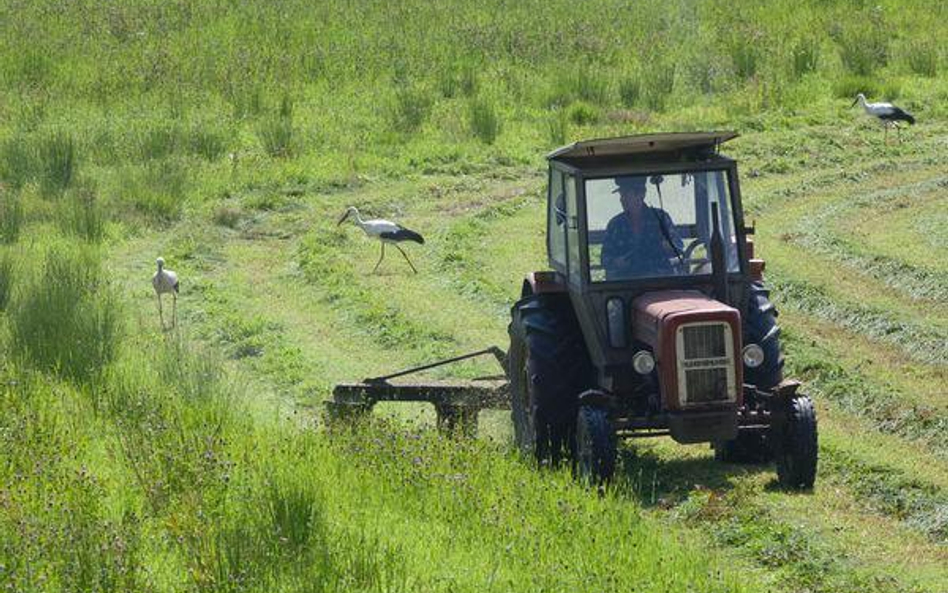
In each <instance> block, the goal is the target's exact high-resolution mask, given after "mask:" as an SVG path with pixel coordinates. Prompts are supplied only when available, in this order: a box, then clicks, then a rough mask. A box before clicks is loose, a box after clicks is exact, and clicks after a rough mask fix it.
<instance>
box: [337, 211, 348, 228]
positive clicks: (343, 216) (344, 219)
mask: <svg viewBox="0 0 948 593" xmlns="http://www.w3.org/2000/svg"><path fill="white" fill-rule="evenodd" d="M347 218H349V211H348V210H346V212H345V214H343V215H342V218H340V219H339V222H337V223H336V226H339V225H340V224H342V223H344V222H345V221H346V219H347Z"/></svg>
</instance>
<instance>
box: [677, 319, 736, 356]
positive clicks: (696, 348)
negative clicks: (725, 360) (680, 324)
mask: <svg viewBox="0 0 948 593" xmlns="http://www.w3.org/2000/svg"><path fill="white" fill-rule="evenodd" d="M725 327H726V326H725V325H722V324H715V325H690V326H685V327H684V332H685V360H695V359H697V358H721V357H723V356H725V349H724V328H725Z"/></svg>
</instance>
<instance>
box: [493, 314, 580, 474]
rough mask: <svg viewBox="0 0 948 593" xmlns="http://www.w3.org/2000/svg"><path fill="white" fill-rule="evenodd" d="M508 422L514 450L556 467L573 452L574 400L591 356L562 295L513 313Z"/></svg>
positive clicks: (578, 392) (510, 328) (575, 401)
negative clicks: (514, 446)
mask: <svg viewBox="0 0 948 593" xmlns="http://www.w3.org/2000/svg"><path fill="white" fill-rule="evenodd" d="M509 333H510V350H509V360H508V375H509V377H510V395H511V400H512V401H511V417H512V420H513V425H514V438H515V440H516V443H517V446H518V448H520V450H521V451H523V453H524V454H526V455H531V456H533V457H535V458H536V459H537V461H538V462H539V463H541V464H542V463H547V462H549V463H552V464H557V463H559V461H560V460H561V459H562V458H563V457H564V456H565V455H568V454H569V452H570V451H571V449H572V440H573V429H574V426H575V418H576V409H577V398H578V395H579V394H580V393H581V392H582V391H584V390H585V388H586V387H587V385H588V382H589V376H590V368H591V365H590V363H589V355H588V353H587V352H586V344H585V342H584V341H583V337H582V333H581V332H580V329H579V323H578V322H577V320H576V317H575V314H574V313H573V309H572V304H571V303H570V301H569V299H568V298H567V297H566V296H565V295H535V296H529V297H527V298H525V299H522V300H520V301H519V302H518V303H517V304H516V305H514V307H513V309H512V320H511V323H510V327H509Z"/></svg>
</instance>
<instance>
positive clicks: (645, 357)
mask: <svg viewBox="0 0 948 593" xmlns="http://www.w3.org/2000/svg"><path fill="white" fill-rule="evenodd" d="M632 368H633V369H635V372H636V373H638V374H640V375H647V374H649V373H651V372H652V371H654V370H655V357H654V356H652V353H651V352H649V351H647V350H639V351H638V352H636V353H635V356H633V357H632Z"/></svg>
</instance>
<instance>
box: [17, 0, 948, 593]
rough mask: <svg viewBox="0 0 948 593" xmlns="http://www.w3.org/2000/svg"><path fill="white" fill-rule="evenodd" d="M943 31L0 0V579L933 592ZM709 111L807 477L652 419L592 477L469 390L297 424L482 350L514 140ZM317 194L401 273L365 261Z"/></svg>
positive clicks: (869, 20) (530, 142)
mask: <svg viewBox="0 0 948 593" xmlns="http://www.w3.org/2000/svg"><path fill="white" fill-rule="evenodd" d="M946 37H948V4H946V3H945V2H943V1H942V0H920V1H913V2H909V1H907V0H882V1H878V2H863V1H861V0H848V1H844V0H797V1H795V2H790V1H789V0H765V1H762V2H750V1H747V0H738V1H737V2H723V1H718V0H671V1H667V2H664V1H658V0H641V1H638V2H634V3H633V2H622V1H619V0H591V1H588V2H582V3H579V2H567V1H565V0H546V1H545V2H537V1H535V0H522V1H519V2H511V1H508V0H485V1H484V2H471V1H469V0H444V1H441V2H426V1H423V0H394V1H391V0H390V1H384V2H383V1H378V0H364V1H353V0H322V1H320V2H303V1H301V0H273V1H269V2H240V1H236V0H110V1H106V2H103V1H98V2H92V1H88V0H76V1H73V2H53V1H48V0H33V1H31V2H18V1H15V0H0V589H3V590H4V591H24V592H25V591H51V592H52V591H83V592H85V591H135V592H139V591H155V592H164V591H197V592H204V591H214V592H217V591H222V592H223V591H227V592H231V591H233V592H237V591H261V592H262V591H267V592H270V591H287V592H289V591H373V592H374V591H379V592H382V591H384V592H393V591H424V592H428V591H444V592H460V591H472V592H474V591H477V592H481V591H504V592H506V591H531V592H535V591H551V592H558V591H567V590H572V591H623V592H628V591H643V592H663V591H675V592H678V591H694V592H701V593H706V592H714V591H721V592H725V591H727V592H732V591H733V592H739V591H747V592H758V591H773V592H783V591H793V592H800V593H803V592H821V593H851V592H853V591H860V592H870V593H875V592H918V593H931V592H935V593H944V592H948V585H946V583H948V437H946V435H948V400H946V398H945V395H946V388H945V386H946V385H948V362H946V361H948V264H946V260H945V258H946V256H948V250H946V241H948V235H946V228H948V50H946V46H945V44H944V43H943V40H944V39H945V38H946ZM858 92H863V93H865V94H866V95H867V96H868V98H869V100H870V101H877V100H890V101H893V102H895V103H897V104H898V105H899V106H901V107H903V108H904V109H906V110H908V111H910V112H912V113H913V114H914V115H915V116H916V118H917V119H918V123H917V125H915V126H912V127H907V128H905V129H903V130H902V131H901V142H897V141H896V138H895V134H891V133H890V135H889V136H890V137H889V142H888V143H886V142H884V141H883V132H882V129H881V126H879V125H878V124H877V123H875V122H872V121H870V119H869V118H868V117H867V116H866V115H865V114H864V113H862V112H860V111H859V110H858V109H857V108H851V107H850V106H851V104H852V101H853V99H854V97H855V95H856V93H858ZM709 129H734V130H736V131H738V132H740V133H741V137H740V138H738V139H736V140H734V141H732V142H731V143H729V144H727V145H726V146H725V147H724V149H723V152H725V153H726V154H728V155H730V156H733V157H735V158H737V159H738V160H739V162H740V164H741V174H742V186H743V193H744V196H745V211H746V213H747V217H748V219H750V220H752V221H753V222H754V223H755V226H756V229H757V234H756V237H755V242H756V250H757V252H758V254H759V256H761V257H763V258H764V259H765V260H766V261H767V268H766V273H765V275H766V278H767V280H768V282H769V283H770V285H771V286H772V288H773V289H774V298H775V300H776V303H777V306H778V307H779V309H780V311H781V316H780V321H781V325H782V327H783V331H784V333H783V347H784V351H785V354H786V356H787V364H788V370H789V371H790V373H791V374H792V375H793V376H796V377H799V378H800V379H802V380H803V381H804V385H805V389H806V390H807V391H808V392H810V393H811V394H812V395H813V397H814V399H815V400H816V402H817V406H818V410H819V414H820V417H819V421H820V468H819V474H818V478H817V485H816V487H815V489H814V490H813V491H812V492H806V493H792V492H786V491H783V490H781V489H780V488H778V487H777V486H776V481H775V477H774V471H773V468H772V467H769V466H753V465H751V466H746V465H732V464H722V463H717V462H715V461H714V459H713V454H712V452H711V451H710V450H709V449H706V448H705V447H700V446H687V447H686V446H681V445H677V444H675V443H673V442H671V441H652V440H649V442H636V443H631V444H629V445H628V446H624V448H623V449H622V451H621V454H620V471H619V476H618V479H617V480H616V481H615V483H614V484H611V485H610V486H609V487H608V488H603V489H600V490H595V489H589V488H586V487H584V486H583V485H581V484H579V483H576V482H575V481H574V480H573V479H572V477H571V476H570V475H569V471H568V470H567V469H563V470H548V469H544V470H538V469H537V468H535V467H532V466H531V464H530V463H529V462H527V461H526V460H523V459H521V458H520V457H519V456H518V455H517V453H516V452H515V451H514V449H513V447H512V446H511V427H510V423H509V416H508V414H507V413H505V412H502V411H488V412H484V413H482V416H481V419H480V420H481V421H480V427H481V428H480V431H479V434H478V435H477V438H473V439H471V438H465V437H463V436H461V435H442V434H439V433H438V432H437V431H436V430H435V429H434V412H433V411H432V410H431V409H428V408H427V407H425V406H396V405H388V406H384V407H383V406H380V409H379V410H377V412H376V413H375V414H374V415H373V417H372V418H370V419H367V420H366V421H365V422H361V423H357V424H354V425H352V426H341V427H327V426H326V425H325V424H324V423H323V422H322V419H321V409H322V405H321V402H322V401H323V400H325V399H326V398H327V397H328V395H329V393H330V390H331V388H332V386H333V385H334V384H335V383H338V382H343V381H353V380H358V379H361V378H362V377H366V376H373V375H380V374H383V373H385V372H386V371H391V370H395V369H399V368H402V367H406V366H410V365H414V364H421V363H424V362H428V361H431V360H434V359H437V358H439V357H446V356H452V355H455V354H459V353H463V352H467V351H471V350H476V349H480V348H483V347H486V346H489V345H492V344H496V345H499V346H501V347H503V348H506V346H507V332H506V325H507V321H508V319H509V307H510V305H511V304H512V303H513V301H514V300H515V299H516V298H517V296H518V294H519V289H520V283H521V281H522V278H523V275H524V274H525V273H526V272H529V271H533V270H539V269H543V268H544V267H545V265H546V255H545V252H544V249H545V247H544V245H545V243H544V226H543V223H544V220H545V211H544V200H545V197H544V193H543V192H544V184H545V161H544V158H543V155H544V154H546V152H548V151H549V150H551V149H552V148H554V147H556V146H559V145H562V144H564V143H567V142H572V141H576V140H580V139H588V138H593V137H604V136H612V135H625V134H635V133H644V132H657V131H683V130H709ZM349 205H355V206H358V207H359V208H360V210H362V211H363V213H364V214H366V215H371V216H378V217H383V218H390V219H393V220H396V221H398V222H400V223H402V224H405V225H406V226H408V227H410V228H412V229H414V230H417V231H419V232H421V233H422V234H423V235H424V236H425V238H426V244H425V245H424V246H416V245H411V246H410V247H409V248H408V249H409V255H410V256H411V257H412V260H413V261H414V262H415V265H416V266H417V267H418V268H419V273H418V274H417V275H415V274H412V273H411V271H410V269H409V268H408V267H407V264H406V263H405V262H404V261H403V260H402V259H401V258H400V256H399V255H398V254H397V253H394V252H391V253H389V254H388V256H387V257H386V259H385V261H384V262H383V263H382V265H381V267H380V269H379V273H377V274H372V273H371V270H372V266H373V265H374V263H375V260H376V258H377V257H378V245H377V244H376V243H375V242H373V241H371V240H369V239H367V238H365V237H364V236H362V234H361V232H360V231H358V230H357V229H354V228H353V227H351V226H348V225H344V226H336V221H337V220H338V218H339V216H341V214H342V213H343V211H344V210H345V208H346V207H347V206H349ZM390 251H391V250H390ZM158 256H162V257H164V259H165V260H166V261H167V264H168V267H169V268H171V269H173V270H175V271H177V272H178V274H179V275H180V277H181V295H180V298H179V300H178V321H179V322H178V326H177V328H176V329H174V330H167V331H164V330H162V328H161V325H160V322H159V319H158V312H157V304H156V301H155V296H154V292H153V290H152V287H151V282H150V279H151V275H152V274H153V273H154V262H155V258H156V257H158ZM169 305H170V302H169V301H167V300H166V301H165V312H166V313H167V312H168V311H169V309H170V306H169ZM495 372H496V369H494V368H493V367H491V366H490V365H488V364H486V363H485V364H482V363H478V362H471V363H465V364H462V365H459V366H457V367H456V368H454V369H451V368H447V369H442V370H440V371H438V373H437V374H436V376H438V377H444V376H453V377H474V376H479V375H484V374H493V373H495Z"/></svg>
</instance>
